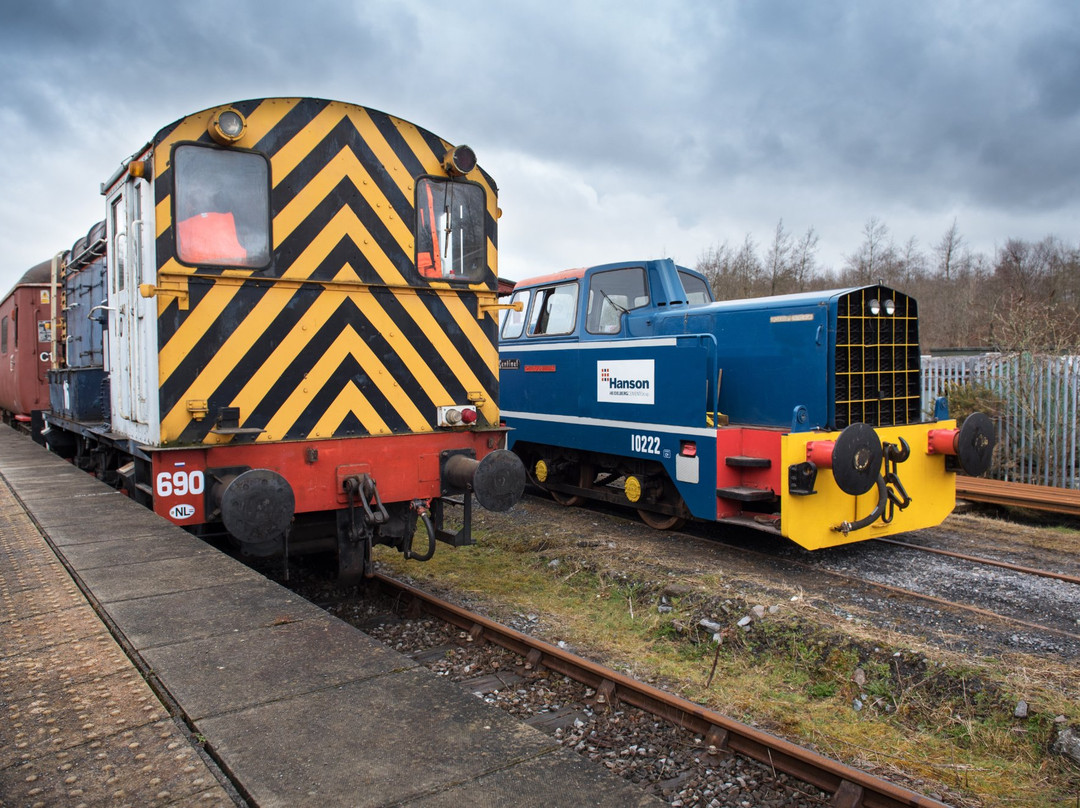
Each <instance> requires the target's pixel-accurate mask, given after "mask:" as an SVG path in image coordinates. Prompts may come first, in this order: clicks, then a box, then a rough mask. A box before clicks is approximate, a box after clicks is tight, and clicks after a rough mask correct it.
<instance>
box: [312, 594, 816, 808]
mask: <svg viewBox="0 0 1080 808" xmlns="http://www.w3.org/2000/svg"><path fill="white" fill-rule="evenodd" d="M390 608H391V604H389V603H387V602H385V601H383V600H380V599H374V598H370V597H359V596H354V597H352V598H344V599H342V598H335V602H334V605H332V606H330V607H329V610H330V611H331V612H333V613H335V614H338V616H340V617H342V618H343V619H345V620H346V621H348V622H352V623H354V624H356V625H359V626H360V627H362V628H364V629H365V630H366V631H367V632H368V633H369V634H370V635H371V636H373V637H375V638H376V639H378V640H380V641H382V642H384V643H386V644H387V645H388V646H390V647H391V648H394V649H396V650H398V651H400V652H401V653H404V654H408V655H413V656H415V657H416V658H417V659H418V661H420V662H421V663H422V664H424V665H426V666H427V667H428V668H429V669H431V670H433V671H434V672H435V673H436V674H437V675H439V676H445V677H447V678H448V679H450V680H451V681H455V682H460V683H461V684H462V686H463V687H466V688H468V689H470V690H471V691H472V692H474V693H475V695H476V696H477V697H478V698H482V699H483V700H484V701H485V702H487V703H489V704H492V705H494V706H497V707H499V708H501V709H503V710H505V711H506V712H508V713H510V714H511V715H514V716H517V717H518V718H520V719H521V720H522V721H525V722H526V723H529V724H532V725H533V726H535V727H537V728H538V729H540V730H542V731H545V732H547V733H548V734H550V735H551V736H552V737H554V738H555V740H557V741H558V743H560V744H562V745H564V746H567V747H569V748H572V749H574V750H575V751H577V752H578V753H580V754H581V755H583V756H584V757H587V758H589V759H590V760H594V761H596V762H598V763H599V764H600V765H603V766H605V767H606V768H608V769H610V770H611V771H613V772H615V773H617V774H619V775H621V776H622V777H624V778H626V779H627V780H629V781H631V782H633V783H635V784H637V785H640V786H641V787H642V788H643V789H645V790H646V791H648V792H649V793H651V794H654V795H655V796H657V797H660V798H661V799H664V800H665V801H667V802H668V804H669V805H672V806H685V807H686V808H691V807H692V806H694V807H698V808H728V807H729V806H730V808H750V807H751V806H762V808H771V807H772V806H776V807H777V808H778V807H779V806H789V807H790V808H811V807H814V808H816V807H817V806H822V805H828V804H829V799H830V797H829V795H827V794H825V793H824V792H821V791H820V790H818V789H815V788H813V787H812V786H808V785H806V784H804V783H801V782H799V781H797V780H793V779H792V778H790V777H788V776H786V775H784V774H782V773H776V772H774V771H773V770H772V769H771V768H770V767H768V766H766V765H764V764H762V763H759V762H757V761H754V760H751V759H748V758H744V757H742V756H740V755H733V754H728V753H724V752H721V751H719V750H717V749H716V748H715V747H708V746H706V744H705V743H704V741H703V739H702V738H700V737H695V736H694V735H692V734H691V733H689V732H687V731H686V730H682V729H679V728H675V727H671V726H668V725H666V724H664V723H662V722H660V721H658V720H657V719H655V718H654V717H653V716H651V715H648V714H647V713H644V712H642V711H640V710H638V709H636V708H633V707H618V706H616V707H614V708H611V709H603V707H602V705H596V704H595V700H594V699H593V698H592V697H593V696H595V693H594V692H593V691H592V690H590V689H588V688H586V687H585V686H584V685H581V684H579V683H578V682H575V681H573V680H571V679H569V678H567V677H565V676H562V675H559V674H556V673H552V672H550V671H547V670H544V669H540V670H535V671H534V670H526V669H525V668H524V667H523V666H522V660H521V658H519V657H517V656H516V655H514V654H512V653H511V652H509V651H506V650H505V649H502V648H500V647H498V646H494V645H490V644H488V643H482V642H474V641H473V640H472V638H471V637H469V635H468V633H467V632H462V631H459V630H457V629H455V628H453V627H451V626H447V625H446V624H444V623H441V622H440V621H437V620H434V619H430V618H420V619H415V620H401V619H397V618H394V617H392V616H389V615H388V614H386V613H384V612H383V611H382V610H383V609H387V610H389V609H390ZM519 618H521V620H523V621H524V622H526V623H528V622H531V621H529V619H528V616H526V615H519ZM425 652H426V653H425ZM496 673H498V674H499V675H500V679H501V682H497V683H493V682H492V680H491V677H490V675H491V674H496Z"/></svg>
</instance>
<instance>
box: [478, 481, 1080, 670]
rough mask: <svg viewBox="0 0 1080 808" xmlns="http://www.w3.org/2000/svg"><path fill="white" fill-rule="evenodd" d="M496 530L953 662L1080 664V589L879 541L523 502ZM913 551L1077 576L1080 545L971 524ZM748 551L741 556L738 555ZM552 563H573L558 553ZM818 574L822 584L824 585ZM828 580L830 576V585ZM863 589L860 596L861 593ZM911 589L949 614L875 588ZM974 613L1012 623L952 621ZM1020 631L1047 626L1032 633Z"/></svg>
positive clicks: (1037, 532) (955, 521)
mask: <svg viewBox="0 0 1080 808" xmlns="http://www.w3.org/2000/svg"><path fill="white" fill-rule="evenodd" d="M481 518H482V519H484V520H485V522H486V523H487V524H488V525H489V526H490V527H491V528H492V529H494V530H511V531H513V530H521V524H527V525H532V527H531V528H529V529H536V525H538V524H539V525H541V526H543V525H544V524H550V526H551V530H550V533H551V535H552V537H553V538H557V537H558V536H559V535H560V534H572V535H575V534H576V535H579V536H586V535H587V536H589V539H590V541H589V542H588V544H589V545H590V546H589V548H588V549H587V551H586V552H588V553H589V554H591V555H593V556H594V558H593V563H595V564H597V565H599V566H601V567H605V568H610V569H620V570H622V571H624V572H625V573H627V574H630V575H634V576H637V577H640V578H644V579H649V578H651V579H654V580H657V581H664V580H665V579H666V580H670V579H671V578H672V577H675V578H678V577H679V576H680V575H686V574H700V573H704V572H708V571H712V570H715V571H720V572H722V573H723V574H724V576H725V578H728V579H731V580H732V582H733V585H734V586H735V587H736V588H739V589H743V590H746V591H747V592H756V593H757V594H756V595H754V596H753V598H754V599H755V600H756V602H762V599H765V598H768V597H770V596H771V597H773V598H774V599H775V601H776V602H787V601H790V599H791V598H792V597H795V598H800V599H806V600H809V601H811V602H813V603H814V605H815V606H816V607H817V608H819V609H823V610H825V611H831V612H832V613H833V614H835V615H837V616H840V617H842V618H845V619H852V620H857V621H859V622H860V623H862V624H865V625H867V626H870V627H873V626H878V627H880V628H882V629H887V630H889V631H897V632H900V633H902V634H906V635H910V636H911V637H912V639H913V640H915V641H916V642H917V643H919V644H925V645H928V646H931V647H941V648H944V649H947V650H950V651H954V652H957V653H961V654H972V655H981V656H990V657H1000V656H1002V655H1003V654H1009V653H1015V652H1023V653H1030V654H1035V655H1037V656H1041V657H1048V658H1051V659H1056V660H1060V661H1063V662H1064V661H1068V660H1075V659H1077V658H1080V585H1077V584H1072V583H1066V582H1062V581H1058V580H1054V579H1049V578H1043V577H1039V576H1033V575H1028V574H1024V573H1015V572H1010V571H1007V570H1003V569H1001V568H995V567H988V566H985V565H979V564H975V563H973V562H969V561H963V560H960V559H952V558H948V557H945V556H938V555H933V554H930V553H921V552H918V551H915V550H907V549H904V548H900V547H895V546H893V545H889V544H884V543H880V542H859V543H856V544H851V545H846V546H843V547H836V548H831V549H826V550H819V551H816V552H809V551H805V550H802V549H801V548H799V547H796V546H795V545H792V544H791V543H790V542H787V541H786V540H783V539H775V538H773V537H771V536H769V535H767V534H764V533H759V532H757V531H753V530H744V529H737V528H728V527H724V526H720V525H713V524H703V523H697V524H692V525H689V526H688V527H687V529H686V530H684V531H683V532H681V533H662V532H657V531H653V530H650V529H649V528H647V527H645V526H644V525H641V524H640V523H638V522H636V521H635V520H634V519H633V518H632V517H626V516H625V512H621V513H620V512H615V513H603V512H597V511H590V510H588V509H583V508H572V509H564V508H561V507H559V506H557V505H555V504H554V503H551V502H548V501H545V500H543V499H541V498H536V497H532V498H528V499H526V500H525V501H524V502H523V503H521V504H519V505H518V506H516V507H515V508H514V509H513V510H512V511H511V512H510V513H509V514H504V515H495V514H486V513H485V514H484V515H483V516H482V517H481ZM899 538H902V539H904V540H907V541H911V542H912V543H920V544H926V545H928V546H933V547H941V548H943V549H950V550H956V551H958V552H965V553H968V554H971V555H978V556H986V557H989V558H995V559H998V560H1004V561H1011V562H1014V563H1021V564H1024V565H1026V566H1032V567H1038V568H1042V569H1049V570H1052V571H1057V572H1063V573H1066V574H1071V575H1080V534H1076V536H1075V538H1072V539H1071V540H1070V539H1069V538H1068V536H1067V534H1066V537H1065V538H1064V540H1063V539H1062V534H1061V533H1059V532H1055V531H1053V530H1050V529H1047V528H1042V527H1038V526H1028V525H1023V524H1018V523H1010V522H1006V521H1002V520H1000V519H989V518H980V517H977V516H974V517H973V516H953V517H950V518H949V519H948V520H946V522H945V524H944V525H943V526H942V527H941V528H936V529H932V530H923V531H919V532H917V533H913V534H909V535H907V536H902V537H899ZM747 550H750V551H752V552H750V553H747V552H745V551H747ZM550 554H551V555H552V557H553V558H555V557H562V558H563V559H564V560H565V559H566V558H567V557H569V556H579V555H580V551H578V550H577V549H576V548H557V549H553V550H552V551H551V552H550ZM822 573H826V574H822ZM827 573H837V575H829V574H827ZM860 582H864V583H865V584H867V585H863V583H860ZM875 583H879V584H885V585H887V586H891V587H897V588H900V589H906V590H910V591H912V592H914V593H919V594H924V595H928V596H930V597H933V598H938V599H940V600H943V601H947V602H948V603H934V602H932V601H926V600H921V599H919V598H914V597H913V598H906V597H903V596H897V595H896V594H895V593H892V592H884V591H882V590H881V589H880V588H877V587H875V586H873V584H875ZM949 603H956V604H962V605H966V606H972V607H974V608H976V609H981V610H985V611H987V612H992V613H994V614H999V615H1003V616H1005V617H1008V618H1013V621H1000V620H994V619H993V617H992V616H987V615H979V614H975V613H972V612H969V611H963V610H955V609H951V608H950V607H949ZM1016 621H1022V622H1023V623H1029V624H1035V625H1036V626H1046V627H1047V628H1048V629H1050V630H1049V631H1041V630H1038V629H1037V628H1033V627H1031V626H1025V625H1022V624H1020V623H1018V622H1016Z"/></svg>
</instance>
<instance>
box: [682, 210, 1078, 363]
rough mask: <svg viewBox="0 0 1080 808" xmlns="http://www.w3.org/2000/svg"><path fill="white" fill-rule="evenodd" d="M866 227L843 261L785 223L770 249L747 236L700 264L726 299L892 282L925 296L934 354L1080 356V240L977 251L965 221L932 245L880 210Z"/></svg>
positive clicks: (924, 330)
mask: <svg viewBox="0 0 1080 808" xmlns="http://www.w3.org/2000/svg"><path fill="white" fill-rule="evenodd" d="M862 234H863V241H862V243H861V244H860V245H859V247H858V249H857V250H855V252H853V253H852V254H850V255H848V256H845V260H844V264H843V266H841V267H839V268H834V267H823V266H820V265H819V264H818V261H817V247H818V235H817V233H816V232H815V231H814V229H813V228H810V229H808V230H807V231H806V232H805V233H802V234H801V235H799V234H794V233H791V232H789V231H788V230H786V229H785V228H784V222H783V220H781V221H779V222H778V223H777V225H776V230H775V232H774V233H773V236H772V238H771V241H770V243H769V244H767V245H764V249H763V250H761V249H759V246H758V245H757V244H756V243H755V242H754V240H753V239H752V237H751V236H750V235H747V236H746V238H745V239H744V240H743V242H742V243H741V244H737V245H732V244H729V243H728V242H724V243H723V244H720V245H718V246H715V247H712V248H710V249H709V250H707V251H706V252H705V254H704V255H702V256H701V258H699V259H698V262H697V265H696V269H697V270H698V271H699V272H702V273H703V274H704V275H705V276H706V277H707V278H709V281H710V283H711V284H712V288H713V294H714V295H715V296H716V299H717V300H730V299H736V298H745V297H760V296H763V295H774V294H775V295H779V294H787V293H790V292H806V291H818V290H823V289H832V288H837V287H846V286H860V285H863V284H868V283H876V282H878V281H882V282H883V283H885V284H886V285H887V286H891V287H893V288H896V289H899V290H900V291H902V292H904V293H905V294H908V295H911V296H912V297H914V298H915V299H916V300H917V301H918V303H919V315H920V321H921V322H920V332H921V340H922V347H923V350H924V351H933V350H935V349H941V348H987V349H991V350H999V351H1006V352H1011V351H1034V352H1048V353H1080V246H1070V245H1067V244H1065V243H1063V242H1062V241H1061V240H1060V239H1058V238H1057V237H1055V236H1047V237H1046V238H1044V239H1042V240H1041V241H1037V242H1032V241H1025V240H1023V239H1009V240H1007V241H1006V242H1005V243H1004V245H1003V246H1002V247H1000V248H998V249H997V251H996V253H995V254H994V255H992V256H988V255H985V254H983V253H979V252H972V251H971V250H970V249H968V246H967V244H966V243H965V240H964V237H963V235H962V234H961V232H960V230H959V228H958V226H957V223H956V222H955V221H954V222H953V223H952V226H950V227H949V228H948V230H946V231H945V233H944V234H943V235H942V237H941V239H940V240H939V241H938V242H937V243H936V244H934V245H933V246H932V247H930V248H929V249H927V250H924V249H922V248H921V247H920V246H919V244H918V243H917V242H916V240H915V239H914V238H912V239H909V240H908V241H906V242H904V243H903V244H899V245H898V244H897V243H896V241H895V240H893V239H892V237H891V236H890V234H889V229H888V227H887V226H886V225H885V223H884V222H882V221H881V220H879V219H877V218H876V217H871V218H870V219H868V220H867V222H866V224H865V225H864V226H863V231H862Z"/></svg>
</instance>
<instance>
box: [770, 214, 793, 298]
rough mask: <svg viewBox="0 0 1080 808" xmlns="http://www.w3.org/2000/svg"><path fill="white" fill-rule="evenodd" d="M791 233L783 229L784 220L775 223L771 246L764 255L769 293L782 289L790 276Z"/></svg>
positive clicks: (773, 293) (775, 292) (772, 293)
mask: <svg viewBox="0 0 1080 808" xmlns="http://www.w3.org/2000/svg"><path fill="white" fill-rule="evenodd" d="M791 250H792V245H791V234H790V233H788V232H787V231H786V230H784V220H783V219H781V220H780V221H778V222H777V223H776V230H775V232H774V233H773V242H772V246H770V247H769V252H768V253H766V255H765V268H764V271H765V278H766V280H768V282H769V294H770V295H775V294H777V293H779V292H781V291H784V290H783V288H782V287H783V286H786V281H787V280H788V279H789V278H790V277H791Z"/></svg>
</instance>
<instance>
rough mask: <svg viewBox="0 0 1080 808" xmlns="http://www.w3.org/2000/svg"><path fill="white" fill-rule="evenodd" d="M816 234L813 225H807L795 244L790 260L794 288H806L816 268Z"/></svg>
mask: <svg viewBox="0 0 1080 808" xmlns="http://www.w3.org/2000/svg"><path fill="white" fill-rule="evenodd" d="M817 246H818V235H817V233H815V232H814V228H813V227H808V228H807V229H806V232H805V233H804V234H803V237H802V238H801V239H799V243H798V244H796V245H795V248H794V250H793V255H792V261H791V270H792V276H793V278H792V279H793V280H794V282H795V288H796V289H797V290H798V291H800V292H802V291H805V290H806V284H807V283H808V282H809V280H810V278H811V277H812V276H813V275H814V271H815V270H816V269H817V258H816V257H815V255H814V254H815V253H816V252H817Z"/></svg>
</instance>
